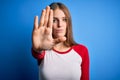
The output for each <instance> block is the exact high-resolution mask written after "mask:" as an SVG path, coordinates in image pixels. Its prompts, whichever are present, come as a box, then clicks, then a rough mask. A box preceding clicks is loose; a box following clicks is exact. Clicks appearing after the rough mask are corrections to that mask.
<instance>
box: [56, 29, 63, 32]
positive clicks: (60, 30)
mask: <svg viewBox="0 0 120 80" xmlns="http://www.w3.org/2000/svg"><path fill="white" fill-rule="evenodd" d="M55 32H57V33H61V32H63V29H58V30H55Z"/></svg>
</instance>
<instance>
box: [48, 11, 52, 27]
mask: <svg viewBox="0 0 120 80" xmlns="http://www.w3.org/2000/svg"><path fill="white" fill-rule="evenodd" d="M52 25H53V10H50V18H49V22H48V27H49V28H52Z"/></svg>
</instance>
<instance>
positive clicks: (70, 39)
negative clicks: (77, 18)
mask: <svg viewBox="0 0 120 80" xmlns="http://www.w3.org/2000/svg"><path fill="white" fill-rule="evenodd" d="M49 6H50V8H51V9H52V10H53V11H54V10H56V9H60V10H62V11H63V12H64V14H65V16H66V18H67V28H66V35H65V36H66V41H65V42H64V45H65V46H67V47H70V46H73V45H76V44H77V43H76V42H75V41H74V39H73V32H72V20H71V15H70V13H69V10H68V8H67V7H66V6H65V5H64V4H62V3H60V2H53V3H51V4H50V5H49Z"/></svg>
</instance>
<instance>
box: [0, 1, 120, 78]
mask: <svg viewBox="0 0 120 80" xmlns="http://www.w3.org/2000/svg"><path fill="white" fill-rule="evenodd" d="M53 1H55V0H0V80H38V66H37V61H36V60H35V59H34V58H33V57H32V55H31V46H32V44H31V33H32V29H33V20H34V16H35V15H38V16H40V13H41V10H42V9H43V8H45V7H46V5H49V4H50V3H51V2H53ZM56 1H60V2H63V3H64V4H65V5H66V6H67V7H68V8H69V10H70V13H71V16H72V21H73V33H74V39H75V40H76V42H78V43H81V44H84V45H86V46H87V48H88V49H89V55H90V79H91V80H120V62H119V59H120V1H119V0H74V1H73V0H56Z"/></svg>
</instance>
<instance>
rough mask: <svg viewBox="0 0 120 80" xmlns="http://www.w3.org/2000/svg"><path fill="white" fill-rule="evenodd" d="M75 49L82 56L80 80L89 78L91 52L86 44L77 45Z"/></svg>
mask: <svg viewBox="0 0 120 80" xmlns="http://www.w3.org/2000/svg"><path fill="white" fill-rule="evenodd" d="M75 50H76V51H77V52H78V54H79V55H80V56H81V57H82V64H81V65H80V66H81V73H82V74H81V79H80V80H89V62H90V61H89V54H88V49H87V48H86V47H85V46H84V45H77V46H76V47H75Z"/></svg>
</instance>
